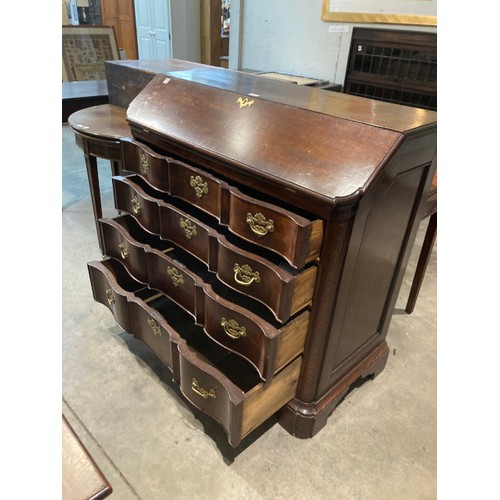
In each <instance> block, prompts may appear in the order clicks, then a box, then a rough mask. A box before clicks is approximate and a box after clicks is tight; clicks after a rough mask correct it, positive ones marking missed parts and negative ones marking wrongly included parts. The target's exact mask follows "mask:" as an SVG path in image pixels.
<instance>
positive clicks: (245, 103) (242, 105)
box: [236, 97, 255, 109]
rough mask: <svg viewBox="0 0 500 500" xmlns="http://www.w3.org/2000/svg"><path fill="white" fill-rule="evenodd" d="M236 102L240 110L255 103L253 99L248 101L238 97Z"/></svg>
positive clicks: (246, 98)
mask: <svg viewBox="0 0 500 500" xmlns="http://www.w3.org/2000/svg"><path fill="white" fill-rule="evenodd" d="M236 102H237V103H238V104H239V105H240V109H241V108H245V107H250V106H251V105H252V104H253V103H254V102H255V101H254V100H253V99H248V97H245V98H243V97H238V99H236Z"/></svg>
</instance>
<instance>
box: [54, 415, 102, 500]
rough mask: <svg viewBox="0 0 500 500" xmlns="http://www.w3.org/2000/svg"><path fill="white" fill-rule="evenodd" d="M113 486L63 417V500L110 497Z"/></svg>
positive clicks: (95, 499)
mask: <svg viewBox="0 0 500 500" xmlns="http://www.w3.org/2000/svg"><path fill="white" fill-rule="evenodd" d="M111 492H112V488H111V485H110V484H109V482H108V481H107V480H106V478H105V477H104V475H103V473H102V472H101V470H100V469H99V467H97V465H96V463H95V462H94V460H93V459H92V457H91V456H90V455H89V453H88V451H87V450H86V449H85V448H84V446H83V444H82V443H81V441H80V440H79V439H78V437H77V436H76V434H75V432H74V430H73V428H72V427H71V426H70V424H69V422H68V421H67V420H66V418H65V417H64V415H63V417H62V498H64V499H65V500H82V499H84V498H92V499H94V500H98V499H102V498H106V497H108V496H109V495H110V494H111Z"/></svg>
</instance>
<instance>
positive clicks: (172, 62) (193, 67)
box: [108, 59, 437, 134]
mask: <svg viewBox="0 0 500 500" xmlns="http://www.w3.org/2000/svg"><path fill="white" fill-rule="evenodd" d="M108 64H112V65H118V66H123V67H127V68H133V69H136V70H139V71H145V72H149V73H153V74H158V73H160V74H164V75H169V76H174V77H176V78H181V79H183V80H188V81H192V82H195V83H200V84H203V85H208V86H211V87H216V88H219V89H224V90H229V91H232V92H237V93H239V94H242V95H245V96H249V97H251V96H252V95H258V96H259V98H260V99H265V100H268V101H272V102H276V103H280V104H286V105H287V106H293V107H297V108H301V109H306V110H309V111H315V112H318V113H323V114H327V115H329V116H337V117H339V118H344V119H346V120H352V121H357V122H360V123H366V124H369V125H373V126H376V127H381V128H387V129H390V130H394V131H397V132H401V133H405V134H409V133H411V132H412V131H416V130H418V129H420V128H422V127H427V126H431V125H434V124H435V123H436V121H437V113H436V112H434V111H429V110H424V109H419V108H411V107H408V106H401V105H399V104H392V103H387V102H382V101H375V100H373V99H367V98H364V97H358V96H352V95H348V94H343V93H341V92H331V91H328V90H323V89H318V88H314V87H307V86H304V85H294V84H291V83H289V82H283V81H278V80H273V79H271V78H263V77H260V76H258V75H255V74H251V73H244V72H241V71H233V70H228V69H224V68H218V67H215V66H208V65H204V64H199V63H190V62H187V61H180V60H177V59H169V60H163V61H110V62H109V63H108Z"/></svg>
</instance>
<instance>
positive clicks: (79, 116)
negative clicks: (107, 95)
mask: <svg viewBox="0 0 500 500" xmlns="http://www.w3.org/2000/svg"><path fill="white" fill-rule="evenodd" d="M68 125H69V126H70V128H71V129H72V130H73V132H74V133H75V139H76V143H77V144H78V146H79V147H80V148H81V149H82V150H83V153H84V155H85V165H86V167H87V176H88V180H89V186H90V197H91V199H92V208H93V211H94V218H95V222H96V229H97V237H98V241H99V247H100V248H101V250H102V238H101V233H100V226H99V222H98V220H99V219H100V218H101V217H102V204H101V191H100V188H99V171H98V169H97V158H104V159H106V160H110V162H111V170H112V172H113V175H119V174H120V163H121V159H122V155H121V149H120V141H119V140H120V139H121V138H122V137H129V136H130V129H129V127H128V125H127V123H126V121H125V110H124V109H123V108H121V107H118V106H113V105H112V104H103V105H100V106H92V107H90V108H86V109H82V110H79V111H77V112H76V113H73V114H72V115H71V116H70V117H69V118H68Z"/></svg>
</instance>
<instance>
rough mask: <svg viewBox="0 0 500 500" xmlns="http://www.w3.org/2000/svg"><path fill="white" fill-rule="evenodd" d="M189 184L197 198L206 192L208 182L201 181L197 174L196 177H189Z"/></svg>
mask: <svg viewBox="0 0 500 500" xmlns="http://www.w3.org/2000/svg"><path fill="white" fill-rule="evenodd" d="M189 185H190V186H191V187H192V188H193V189H194V192H195V193H196V196H197V197H198V198H201V197H202V196H203V195H205V194H208V183H206V182H203V179H202V178H201V177H200V176H199V175H197V176H196V177H194V176H193V175H192V176H191V179H190V180H189Z"/></svg>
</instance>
